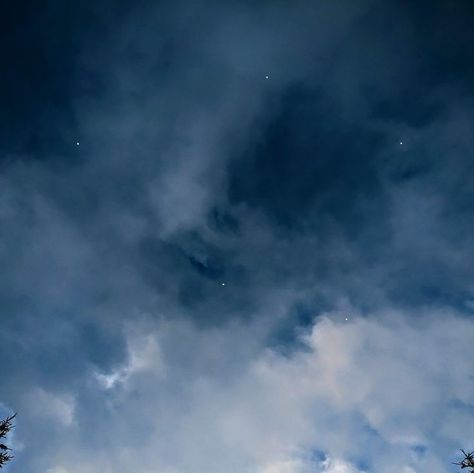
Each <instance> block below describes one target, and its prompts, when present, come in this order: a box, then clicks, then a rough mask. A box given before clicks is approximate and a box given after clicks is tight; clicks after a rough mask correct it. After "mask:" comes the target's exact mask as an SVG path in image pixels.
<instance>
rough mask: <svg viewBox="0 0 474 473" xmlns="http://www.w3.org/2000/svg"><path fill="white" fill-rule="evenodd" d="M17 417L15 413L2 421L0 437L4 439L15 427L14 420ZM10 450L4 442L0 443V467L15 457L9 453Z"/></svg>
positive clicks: (0, 423)
mask: <svg viewBox="0 0 474 473" xmlns="http://www.w3.org/2000/svg"><path fill="white" fill-rule="evenodd" d="M15 417H16V414H13V415H12V416H8V417H7V418H6V419H3V420H1V421H0V439H4V438H5V437H6V436H7V435H8V432H10V430H12V429H13V427H14V425H13V422H12V421H13V419H14V418H15ZM10 451H11V448H10V447H7V446H6V445H5V444H4V443H0V468H3V466H4V465H5V464H6V463H8V462H9V461H10V460H11V459H12V458H13V455H12V454H11V453H9V452H10Z"/></svg>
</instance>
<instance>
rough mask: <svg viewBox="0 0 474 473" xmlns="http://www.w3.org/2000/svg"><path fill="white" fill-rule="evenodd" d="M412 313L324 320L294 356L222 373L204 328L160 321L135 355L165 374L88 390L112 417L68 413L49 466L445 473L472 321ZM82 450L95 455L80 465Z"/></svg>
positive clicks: (457, 436)
mask: <svg viewBox="0 0 474 473" xmlns="http://www.w3.org/2000/svg"><path fill="white" fill-rule="evenodd" d="M413 315H414V314H406V313H396V312H387V313H382V314H380V313H379V314H370V315H369V316H366V317H362V316H353V317H352V318H351V320H350V321H345V320H344V319H342V318H341V317H340V314H338V313H329V314H327V315H326V316H324V317H321V318H319V319H317V320H316V321H315V324H314V326H312V328H311V329H310V330H309V331H307V332H306V333H304V334H303V335H302V337H303V338H302V341H303V343H304V345H303V347H302V349H301V350H298V351H295V352H294V353H292V354H291V355H289V356H288V355H283V354H281V353H279V352H278V351H277V350H275V349H272V350H270V349H266V350H264V351H261V352H260V354H259V355H258V356H257V357H254V356H252V357H250V358H247V360H246V361H244V358H242V357H240V359H241V360H242V361H241V362H240V363H239V364H238V366H237V369H235V370H230V371H229V369H228V362H227V361H220V358H221V356H222V355H225V353H224V352H219V351H213V352H211V353H212V354H210V355H209V354H207V353H206V349H205V347H209V346H210V345H211V340H215V336H214V334H213V333H212V331H211V332H209V331H204V332H203V331H201V330H199V329H198V328H196V327H194V328H193V327H192V326H190V325H187V326H181V327H180V326H179V325H175V324H174V323H170V322H164V321H163V322H162V323H163V325H162V326H160V324H158V325H156V326H155V328H154V329H153V331H152V332H150V334H153V337H154V339H160V340H161V343H160V346H161V347H162V350H163V352H162V353H161V354H159V352H158V351H156V350H152V351H147V350H145V351H147V353H148V355H147V357H148V358H147V359H148V366H150V367H152V366H155V365H156V366H160V364H161V363H163V358H164V359H165V360H166V366H167V376H166V378H160V379H159V382H157V380H156V378H155V377H154V376H152V375H151V374H150V373H149V372H146V371H143V372H141V373H140V374H139V373H138V372H137V373H136V374H135V375H134V376H130V377H129V378H128V379H127V389H126V391H123V390H119V391H115V390H111V391H108V394H105V393H104V391H102V393H104V394H99V392H97V395H98V397H97V398H96V401H95V403H98V404H99V406H100V405H102V406H103V407H101V409H104V408H105V409H107V410H110V409H112V411H111V412H110V413H111V414H112V413H113V412H116V415H115V414H114V415H111V416H107V420H105V418H102V417H101V416H99V417H98V418H96V419H95V420H94V421H93V422H92V423H91V424H87V427H86V424H82V423H81V420H80V419H81V417H82V416H83V415H86V414H85V413H86V412H87V409H88V405H87V404H84V405H82V406H80V405H79V406H78V409H79V412H80V413H81V416H80V417H78V421H79V429H80V432H81V433H80V435H79V439H80V444H79V445H78V446H77V450H76V449H71V448H70V446H69V445H68V443H67V441H66V440H65V441H63V443H62V444H56V445H55V449H57V452H56V457H60V458H61V462H62V463H61V465H63V466H64V467H65V468H66V469H67V470H68V471H69V469H71V471H75V470H74V468H82V469H83V471H90V472H91V473H93V472H95V471H97V472H98V471H108V470H110V471H115V470H117V469H118V468H120V469H121V471H124V472H128V471H134V472H139V473H142V472H143V473H146V472H148V471H159V472H161V471H163V472H166V471H175V472H181V471H189V469H190V468H191V469H193V471H197V472H200V471H208V472H214V471H215V472H218V471H222V469H224V468H232V469H233V471H236V472H247V471H261V472H278V473H282V472H284V473H300V472H306V471H321V472H323V471H329V472H350V473H352V472H356V471H367V470H368V469H369V470H376V471H380V472H383V473H385V472H387V473H388V472H392V471H400V470H403V469H405V470H406V471H423V470H424V469H425V468H426V467H427V465H429V467H430V470H431V471H435V472H437V471H439V472H442V471H445V466H444V465H445V464H446V462H447V460H446V459H447V458H448V459H449V458H450V457H451V456H452V454H453V452H454V451H455V449H456V447H457V446H459V445H464V444H466V443H469V441H472V438H473V436H474V431H472V429H470V430H469V428H467V429H466V428H461V427H460V426H462V425H464V426H465V422H464V419H465V418H466V416H467V415H468V412H469V409H470V407H469V406H471V405H472V402H473V399H474V392H473V390H472V382H471V379H472V376H473V371H472V364H471V363H470V360H469V357H466V353H468V351H469V347H470V344H471V342H472V338H473V336H474V325H473V323H472V321H470V320H469V319H466V318H464V317H462V316H460V315H459V314H456V313H450V312H439V313H420V314H417V317H415V318H414V317H413ZM150 328H151V327H150V326H149V330H150ZM245 333H247V332H246V331H245V330H244V336H241V335H239V336H236V334H235V331H234V330H232V328H230V327H229V328H228V329H225V330H221V331H220V333H219V338H221V339H222V341H223V343H224V345H225V346H226V347H227V350H228V351H233V350H235V349H237V350H239V346H240V345H241V344H245V340H246V339H247V336H246V335H245ZM248 333H251V329H249V332H248ZM142 340H143V339H142ZM145 340H146V338H145ZM234 354H235V355H236V353H235V352H234ZM209 356H210V358H209ZM224 358H225V357H224ZM213 364H214V367H213V366H212V365H213ZM92 375H93V374H92V373H91V376H92ZM84 381H85V382H86V380H84ZM94 386H95V387H94ZM88 389H89V390H92V391H94V390H97V389H98V387H97V385H91V384H88ZM82 399H83V402H84V401H85V399H86V397H83V398H82ZM92 426H93V429H94V433H93V435H92V436H90V434H89V435H88V434H87V433H86V432H87V430H88V429H90V428H91V427H92ZM465 427H466V426H465ZM82 429H85V430H82ZM105 438H107V441H106V442H105V443H99V444H97V442H100V440H99V439H105ZM420 449H423V454H422V455H419V454H418V453H417V451H419V450H420ZM74 450H76V451H74ZM84 451H94V452H95V453H94V455H93V457H92V458H91V461H90V462H89V461H87V460H85V459H84V458H83V457H82V452H84ZM138 451H139V452H140V455H135V452H138ZM312 452H320V453H318V454H317V455H314V454H313V453H312ZM321 455H322V456H323V457H322V458H323V459H322V460H321ZM356 465H361V466H360V467H357V466H356ZM363 465H365V467H364V466H363Z"/></svg>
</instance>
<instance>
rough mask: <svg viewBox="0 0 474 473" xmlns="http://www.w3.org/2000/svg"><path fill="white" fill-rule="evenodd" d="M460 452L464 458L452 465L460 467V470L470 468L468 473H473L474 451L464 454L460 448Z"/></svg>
mask: <svg viewBox="0 0 474 473" xmlns="http://www.w3.org/2000/svg"><path fill="white" fill-rule="evenodd" d="M461 452H462V454H463V455H464V458H463V459H462V460H461V461H460V462H455V463H454V465H458V466H460V467H461V470H462V469H463V468H470V470H469V471H468V473H473V472H474V451H472V452H471V453H466V452H465V451H464V450H463V449H462V448H461Z"/></svg>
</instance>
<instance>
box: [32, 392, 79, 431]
mask: <svg viewBox="0 0 474 473" xmlns="http://www.w3.org/2000/svg"><path fill="white" fill-rule="evenodd" d="M26 405H28V406H29V410H30V412H29V416H31V417H33V418H35V417H39V418H47V419H51V420H53V421H55V422H56V423H58V424H59V425H61V426H63V427H71V426H72V425H73V424H74V422H75V409H76V401H75V399H74V397H73V396H72V395H70V394H58V393H52V392H49V391H46V390H45V389H43V388H41V387H37V388H35V389H33V390H32V391H31V392H30V393H29V394H27V395H26Z"/></svg>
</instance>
